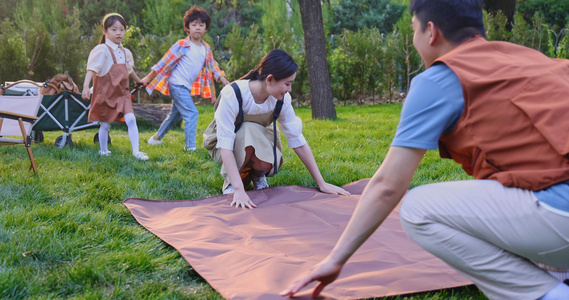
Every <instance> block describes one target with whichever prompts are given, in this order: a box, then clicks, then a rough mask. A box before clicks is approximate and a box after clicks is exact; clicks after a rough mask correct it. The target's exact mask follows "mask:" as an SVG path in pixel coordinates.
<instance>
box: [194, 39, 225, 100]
mask: <svg viewBox="0 0 569 300" xmlns="http://www.w3.org/2000/svg"><path fill="white" fill-rule="evenodd" d="M203 43H204V45H205V46H206V49H207V50H206V58H205V64H204V67H203V68H202V70H201V71H200V74H199V75H198V78H196V80H195V81H194V83H193V84H192V91H191V95H192V96H198V95H201V96H202V97H203V98H211V101H212V102H214V101H215V84H214V82H213V79H214V78H215V79H216V80H219V78H221V77H225V72H223V71H222V70H221V69H220V68H219V64H218V63H217V62H216V61H215V59H214V58H213V52H212V51H211V47H210V46H209V45H208V44H207V43H206V42H203ZM212 75H213V76H212Z"/></svg>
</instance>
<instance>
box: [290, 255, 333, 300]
mask: <svg viewBox="0 0 569 300" xmlns="http://www.w3.org/2000/svg"><path fill="white" fill-rule="evenodd" d="M342 267H343V264H336V263H333V262H331V261H330V260H327V259H325V260H323V261H322V262H320V263H319V264H317V265H316V266H315V267H314V268H313V269H312V271H310V273H309V274H307V275H305V276H303V277H301V278H300V279H299V280H297V281H295V282H294V283H293V284H292V285H291V286H290V287H289V288H287V289H286V290H284V291H282V292H280V295H281V296H283V297H292V296H294V294H296V293H297V292H298V291H300V290H301V289H302V288H303V287H305V286H306V285H308V284H309V283H311V282H313V281H319V283H318V285H317V286H316V287H315V288H314V290H313V291H312V298H316V297H318V296H319V295H320V293H321V292H322V290H323V289H324V288H325V287H326V286H327V285H329V284H330V283H332V282H334V280H336V278H338V276H339V275H340V271H341V270H342Z"/></svg>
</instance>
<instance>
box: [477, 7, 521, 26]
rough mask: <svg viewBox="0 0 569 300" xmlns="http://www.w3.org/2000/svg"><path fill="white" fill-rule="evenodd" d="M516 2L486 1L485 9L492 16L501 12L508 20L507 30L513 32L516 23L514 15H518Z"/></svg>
mask: <svg viewBox="0 0 569 300" xmlns="http://www.w3.org/2000/svg"><path fill="white" fill-rule="evenodd" d="M516 1H517V0H484V9H485V10H486V11H487V12H488V14H491V15H493V14H495V13H497V12H498V11H499V10H501V11H502V13H503V14H504V16H506V18H508V24H507V25H506V29H508V30H510V31H511V30H512V24H513V23H514V14H515V13H516Z"/></svg>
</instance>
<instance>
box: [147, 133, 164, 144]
mask: <svg viewBox="0 0 569 300" xmlns="http://www.w3.org/2000/svg"><path fill="white" fill-rule="evenodd" d="M155 137H156V136H155V135H153V136H151V137H150V138H149V139H148V144H149V145H153V146H154V145H162V140H157V139H155Z"/></svg>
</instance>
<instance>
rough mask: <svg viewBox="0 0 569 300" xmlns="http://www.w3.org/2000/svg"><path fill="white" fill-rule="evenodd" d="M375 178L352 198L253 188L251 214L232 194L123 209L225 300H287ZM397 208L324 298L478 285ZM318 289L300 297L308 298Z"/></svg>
mask: <svg viewBox="0 0 569 300" xmlns="http://www.w3.org/2000/svg"><path fill="white" fill-rule="evenodd" d="M368 181H369V180H368V179H364V180H360V181H357V182H353V183H350V184H348V185H346V186H344V188H345V189H346V190H348V191H350V192H351V193H352V195H351V196H334V195H327V194H323V193H321V192H319V191H318V190H317V189H315V188H308V187H299V186H277V187H271V188H268V189H263V190H257V191H251V192H249V195H250V197H251V199H252V200H253V202H255V203H256V204H257V208H255V209H252V210H249V209H241V208H240V209H237V208H235V207H230V206H229V203H230V199H231V198H232V195H222V196H216V197H211V198H205V199H197V200H178V201H156V200H145V199H137V198H129V199H126V200H125V201H124V204H125V205H126V207H127V208H128V209H129V210H130V211H131V213H132V215H133V216H134V217H135V218H136V220H137V221H138V222H139V223H140V224H141V225H142V226H144V227H145V228H146V229H148V230H149V231H151V232H152V233H154V234H155V235H157V236H158V237H159V238H161V239H162V240H163V241H165V242H166V243H168V244H170V245H171V246H172V247H174V248H175V249H177V250H178V251H179V252H180V253H181V254H182V256H183V257H184V258H185V259H186V260H187V261H188V263H189V264H190V265H191V266H192V267H193V268H194V269H195V270H196V271H197V272H198V273H199V274H200V275H201V276H202V277H203V278H204V279H205V280H207V282H208V283H209V284H210V285H211V286H212V287H213V288H214V289H216V290H217V291H218V292H219V293H220V294H221V295H222V296H223V297H225V298H227V299H286V298H282V297H280V296H278V293H279V292H280V291H282V290H284V289H285V288H286V287H288V285H289V284H290V283H291V282H292V281H293V280H294V279H296V278H297V277H298V276H300V275H301V274H303V273H305V272H307V271H308V270H309V269H310V268H311V267H312V266H314V265H315V264H316V263H318V262H319V261H320V260H322V259H323V258H324V257H325V256H326V255H327V254H328V253H329V252H330V250H331V249H332V248H333V247H334V244H335V243H336V241H337V240H338V238H339V237H340V235H341V234H342V232H343V230H344V228H345V227H346V225H347V223H348V221H349V219H350V216H351V214H352V212H353V210H354V209H355V207H356V204H357V201H358V199H359V197H360V195H361V194H362V192H363V190H364V187H365V185H366V184H367V182H368ZM398 211H399V209H398V208H396V209H395V211H394V212H393V213H392V214H391V215H390V216H389V217H388V218H387V219H386V220H385V222H384V223H383V225H382V226H380V229H379V230H377V231H376V232H375V233H374V234H373V235H372V236H371V238H370V239H369V240H368V241H366V242H365V243H364V244H363V245H362V247H361V248H360V249H358V251H357V252H356V253H355V254H354V255H353V256H352V258H351V259H350V260H349V261H348V263H347V264H346V265H345V266H344V269H343V270H342V273H341V274H340V277H339V278H338V279H337V280H336V281H335V282H334V283H332V284H331V285H329V286H328V287H326V289H325V290H324V291H323V293H322V295H321V296H323V297H324V298H329V299H360V298H373V297H384V296H393V295H401V294H408V293H414V292H422V291H430V290H439V289H445V288H451V287H457V286H463V285H468V284H471V282H470V281H469V280H467V279H466V278H464V277H463V276H461V275H459V274H458V273H457V272H455V271H454V270H453V269H451V268H450V267H448V266H447V265H446V264H445V263H443V262H442V261H441V260H439V259H438V258H436V257H434V256H432V255H431V254H429V253H428V252H426V251H424V250H423V249H421V248H420V247H419V246H418V245H416V244H415V243H414V242H413V241H412V240H410V239H409V238H408V237H407V235H406V234H405V232H404V231H403V229H402V227H401V224H400V222H399V217H398V215H399V213H398ZM314 286H315V284H314V283H312V284H311V285H309V287H307V288H305V289H303V290H302V291H301V293H299V294H297V296H295V297H298V299H309V298H310V293H311V291H312V288H313V287H314Z"/></svg>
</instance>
